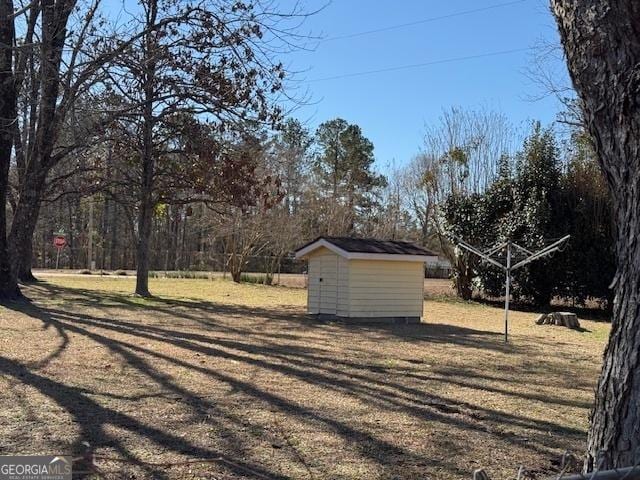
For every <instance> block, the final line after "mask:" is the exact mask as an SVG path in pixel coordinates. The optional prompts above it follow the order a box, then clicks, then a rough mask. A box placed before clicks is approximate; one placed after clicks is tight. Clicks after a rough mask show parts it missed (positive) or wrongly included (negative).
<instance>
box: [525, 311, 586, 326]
mask: <svg viewBox="0 0 640 480" xmlns="http://www.w3.org/2000/svg"><path fill="white" fill-rule="evenodd" d="M536 324H538V325H557V326H560V327H567V328H574V329H577V328H580V322H578V316H577V315H576V314H575V313H571V312H552V313H543V314H542V315H540V316H539V317H538V318H537V319H536Z"/></svg>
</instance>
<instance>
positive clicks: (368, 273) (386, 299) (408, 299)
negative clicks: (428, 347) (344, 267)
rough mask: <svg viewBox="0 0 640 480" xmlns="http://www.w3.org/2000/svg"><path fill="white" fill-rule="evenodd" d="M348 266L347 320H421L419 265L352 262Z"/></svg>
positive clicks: (421, 282)
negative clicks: (348, 311)
mask: <svg viewBox="0 0 640 480" xmlns="http://www.w3.org/2000/svg"><path fill="white" fill-rule="evenodd" d="M349 264H350V265H349V307H350V316H352V317H421V316H422V305H423V285H424V266H423V264H422V263H419V262H390V261H383V260H378V261H375V260H351V261H350V262H349Z"/></svg>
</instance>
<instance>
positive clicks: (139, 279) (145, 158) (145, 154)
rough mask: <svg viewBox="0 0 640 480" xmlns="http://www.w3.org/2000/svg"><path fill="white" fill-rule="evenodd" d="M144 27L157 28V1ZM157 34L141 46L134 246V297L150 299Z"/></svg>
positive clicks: (150, 4)
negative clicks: (141, 100)
mask: <svg viewBox="0 0 640 480" xmlns="http://www.w3.org/2000/svg"><path fill="white" fill-rule="evenodd" d="M146 16H147V18H146V25H147V26H148V27H150V26H153V25H155V24H156V19H157V16H158V4H157V1H156V0H151V1H149V2H148V10H147V12H146ZM155 35H156V33H155V32H154V31H153V30H150V31H149V32H148V33H147V34H146V36H145V42H144V43H145V45H144V56H145V61H144V65H145V68H144V85H143V88H144V97H145V104H144V107H143V112H142V115H143V119H142V121H143V132H142V136H143V138H142V179H141V180H142V181H141V185H140V188H141V190H140V212H139V214H138V243H137V245H136V260H137V262H136V275H137V276H136V291H135V293H136V295H140V296H143V297H150V296H151V293H150V292H149V244H150V241H151V221H152V220H153V210H154V206H155V205H154V202H153V183H154V175H155V157H154V151H153V127H154V121H155V117H154V113H153V99H154V95H155V76H156V63H155V60H153V57H154V55H155V54H156V52H155V49H156V39H155Z"/></svg>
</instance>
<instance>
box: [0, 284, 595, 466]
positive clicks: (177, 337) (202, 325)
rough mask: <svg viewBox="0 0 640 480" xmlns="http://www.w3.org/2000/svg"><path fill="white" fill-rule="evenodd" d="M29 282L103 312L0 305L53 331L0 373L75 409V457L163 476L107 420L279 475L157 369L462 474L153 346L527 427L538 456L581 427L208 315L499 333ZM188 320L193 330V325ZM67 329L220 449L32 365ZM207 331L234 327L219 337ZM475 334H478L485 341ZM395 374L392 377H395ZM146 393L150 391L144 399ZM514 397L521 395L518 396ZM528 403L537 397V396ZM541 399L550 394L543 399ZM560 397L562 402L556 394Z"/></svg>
mask: <svg viewBox="0 0 640 480" xmlns="http://www.w3.org/2000/svg"><path fill="white" fill-rule="evenodd" d="M34 288H38V289H40V293H41V294H43V295H45V296H46V297H48V298H51V297H53V296H56V295H58V296H64V297H67V298H69V297H71V298H72V299H73V302H74V305H76V306H77V307H94V308H97V309H98V311H100V312H103V311H104V313H105V315H104V316H102V315H96V314H91V315H89V314H85V313H77V312H76V311H75V310H76V309H75V308H74V311H70V310H65V309H62V308H54V307H50V308H41V307H38V306H36V305H35V304H33V303H15V304H12V305H11V306H10V307H9V308H13V309H14V310H16V311H19V312H21V313H23V314H25V315H28V316H30V317H32V318H34V319H37V320H39V321H40V322H42V325H43V328H54V329H55V331H56V333H57V335H58V337H59V338H60V344H59V346H58V348H57V349H55V350H54V351H53V352H51V353H50V354H49V355H47V357H45V359H44V360H43V361H42V362H37V363H35V364H33V365H31V364H30V365H25V364H22V363H19V362H17V361H15V360H11V359H8V358H3V357H0V372H2V373H3V374H4V375H8V376H10V377H12V378H14V379H15V380H17V381H19V382H22V383H25V384H27V385H30V386H32V387H34V388H36V389H37V390H38V391H39V392H41V393H42V394H43V395H45V396H47V397H49V398H51V399H52V400H54V401H55V402H56V403H57V404H58V405H60V407H62V408H64V409H65V410H66V411H67V412H69V413H70V414H71V415H73V416H74V418H75V421H76V422H77V424H78V425H79V426H80V434H79V435H78V438H77V439H76V441H75V442H74V445H73V450H74V452H75V453H77V452H78V451H80V450H82V445H81V442H82V441H87V442H89V443H90V444H91V445H93V446H95V447H110V448H113V449H114V450H115V451H116V452H118V453H119V454H120V455H122V457H123V458H124V459H127V460H129V461H131V462H133V463H136V464H138V465H139V466H141V467H142V468H146V469H147V471H148V472H149V474H152V475H156V476H163V475H166V473H165V472H163V470H161V469H159V468H156V467H153V466H151V467H150V466H148V465H146V464H145V463H144V462H143V461H142V460H141V459H139V458H137V457H135V456H134V455H133V454H132V453H131V452H130V451H129V449H128V447H127V445H126V443H125V442H123V441H122V440H121V439H120V438H117V437H115V436H114V435H112V434H109V433H108V427H117V428H120V429H123V430H126V431H129V432H132V433H135V434H136V435H139V436H142V437H144V438H145V439H147V440H148V441H151V442H152V443H153V444H154V445H156V446H157V447H158V448H162V449H165V450H168V451H171V452H174V453H176V454H179V455H184V456H188V457H189V458H197V459H219V462H220V464H221V465H222V467H223V468H224V469H226V470H228V471H229V472H232V473H235V474H236V475H240V476H243V475H244V476H247V475H249V476H251V475H253V476H254V477H256V478H260V476H262V477H263V478H288V477H287V476H286V474H284V473H281V472H277V471H274V470H273V469H269V468H267V467H264V466H259V465H256V464H255V462H248V461H245V460H240V459H242V458H244V456H243V454H242V452H243V448H242V446H243V445H244V444H245V443H246V442H247V441H249V440H251V439H249V438H247V437H248V436H251V435H252V434H251V433H246V431H245V430H243V429H239V428H237V427H238V426H240V425H242V424H243V422H245V420H244V419H242V418H240V417H238V416H237V415H233V414H231V413H229V412H228V411H225V410H223V409H220V408H219V407H218V406H217V405H216V403H215V402H213V401H211V400H208V399H206V398H203V397H202V396H199V395H197V394H194V393H193V392H192V391H191V390H190V389H189V388H187V387H185V386H184V385H181V384H179V383H178V381H177V380H176V379H174V378H173V377H172V376H171V375H169V374H168V373H167V372H166V371H163V370H162V369H161V366H166V367H171V368H180V369H181V371H184V372H185V373H186V372H193V373H196V374H200V375H204V376H206V378H208V379H210V380H211V381H213V382H216V383H220V384H224V385H227V386H229V387H231V388H232V389H233V390H234V391H238V392H241V393H242V394H243V395H245V396H247V397H248V398H251V399H253V401H254V402H259V403H260V404H262V405H265V408H268V409H273V410H275V411H277V412H280V413H282V414H283V415H285V416H287V417H291V418H295V420H296V421H298V422H302V423H304V424H308V425H320V426H321V428H322V429H323V430H326V431H328V432H331V434H332V435H334V436H337V437H339V438H342V439H343V440H344V441H346V442H349V443H350V444H352V445H353V446H354V447H355V448H356V449H357V451H358V452H359V455H360V456H361V457H362V458H363V459H366V460H367V461H370V462H374V463H376V464H377V465H378V466H379V468H380V470H381V471H389V472H391V471H392V469H393V468H394V467H393V466H394V465H395V464H396V461H397V460H398V459H399V458H401V459H402V460H403V461H409V462H410V463H412V464H414V465H416V466H422V468H427V467H434V466H436V467H438V468H439V469H443V470H446V471H448V472H449V474H450V475H454V476H464V475H467V474H468V472H466V471H462V470H460V469H459V468H458V467H456V466H455V465H453V464H452V463H451V462H441V461H439V460H434V459H429V458H424V457H423V456H421V455H419V454H417V453H416V452H414V451H412V450H409V449H407V448H404V447H403V446H402V444H399V443H396V442H393V443H391V442H389V441H385V440H382V439H381V438H379V437H378V436H375V435H373V434H372V433H371V432H369V431H367V430H366V429H363V428H359V427H358V426H355V425H353V424H351V423H347V422H345V421H344V420H341V419H340V418H339V416H336V415H334V414H333V413H332V412H328V411H319V410H318V409H314V408H311V407H308V406H304V405H301V404H299V403H297V402H293V401H291V400H289V399H288V398H287V397H286V396H283V395H282V394H279V393H277V392H274V391H270V390H269V389H265V388H264V387H260V386H258V385H257V384H254V383H251V382H250V381H247V380H242V379H239V378H236V377H234V376H233V375H230V374H228V373H226V372H225V371H224V369H216V368H212V367H209V366H206V365H203V364H196V363H193V362H191V361H189V360H188V359H184V358H181V357H179V356H174V355H171V354H169V353H166V352H165V351H163V348H162V346H163V345H166V346H167V347H171V348H172V349H175V348H179V349H181V350H182V351H185V352H190V353H195V354H198V355H200V356H203V357H204V358H207V359H211V360H216V359H223V360H227V361H232V362H237V363H239V364H242V365H246V366H247V367H250V368H254V369H259V371H264V372H270V373H271V374H277V375H284V376H286V377H287V378H290V379H293V380H295V381H296V382H300V383H301V384H307V385H313V386H315V387H322V389H323V390H324V391H326V392H327V393H331V392H333V393H335V394H340V395H347V396H349V397H353V398H356V399H358V400H359V401H361V402H363V403H364V404H366V405H368V406H369V407H370V408H374V409H379V410H381V411H400V412H402V413H403V414H405V415H409V416H411V417H412V418H414V419H415V420H416V421H421V422H433V423H434V424H440V425H442V426H444V427H445V428H454V429H460V430H463V431H469V432H475V434H481V435H487V436H489V437H491V438H493V439H495V440H497V441H500V442H505V443H507V444H509V443H512V444H515V445H519V446H522V443H521V441H520V440H519V439H518V438H517V436H515V435H514V434H513V433H512V432H510V430H509V429H510V428H516V429H526V430H528V431H531V432H533V436H534V437H535V444H534V443H533V442H532V443H531V444H530V445H527V448H528V449H531V450H532V451H535V452H537V453H540V454H542V455H551V454H552V452H553V451H554V450H557V449H564V448H566V443H565V440H566V438H567V437H569V438H573V439H574V440H575V439H577V438H579V437H582V435H583V432H582V431H579V430H575V429H571V428H566V427H563V426H560V425H557V424H554V423H552V422H546V421H541V420H536V419H532V418H527V417H524V416H521V415H518V414H508V413H505V412H501V411H496V410H492V409H489V408H485V407H480V406H478V405H475V404H471V403H469V402H463V401H458V400H452V399H449V398H445V397H443V396H441V395H436V394H433V393H426V392H425V390H423V389H420V388H419V387H421V386H424V385H425V384H424V382H431V381H433V379H432V378H427V377H423V378H420V377H416V376H414V380H415V382H414V383H407V382H403V381H402V379H403V378H405V377H404V376H400V375H402V373H401V372H394V371H393V369H390V370H388V369H384V368H383V369H379V368H378V369H375V368H372V366H371V364H370V363H363V362H358V361H354V360H351V359H349V358H336V357H335V355H332V354H330V353H328V352H327V351H325V350H324V349H323V348H320V347H319V346H315V345H314V346H310V345H305V346H304V347H303V346H300V345H297V344H295V343H294V342H292V341H291V340H293V338H292V337H293V336H295V335H293V334H287V335H285V336H283V335H281V334H280V333H277V332H273V331H260V330H258V329H255V328H253V327H254V325H249V326H243V324H242V322H238V324H237V325H236V324H230V322H228V321H226V322H223V321H218V320H217V318H218V317H219V316H220V315H233V316H238V317H249V318H253V317H261V318H264V319H265V321H268V322H270V323H277V325H278V326H279V327H280V326H281V327H282V328H285V329H290V330H291V331H298V332H300V331H301V329H306V330H310V331H312V332H315V331H316V330H324V329H327V328H328V329H330V331H329V332H328V333H329V335H330V339H329V341H331V340H333V339H334V335H341V334H342V335H345V336H349V335H350V336H353V333H354V329H357V330H358V332H362V334H363V335H367V334H369V335H375V336H381V337H385V336H386V337H393V336H397V337H400V338H406V339H408V340H412V341H416V340H419V341H423V342H432V343H447V344H451V345H453V346H454V347H455V346H471V345H472V346H473V347H474V348H495V349H499V350H501V351H504V350H502V348H503V347H502V346H501V344H500V341H501V340H499V339H498V338H494V337H496V336H498V337H499V338H500V339H501V337H500V336H499V335H498V334H495V333H493V332H483V331H477V330H473V329H469V328H460V327H449V326H443V325H417V326H376V327H366V328H362V327H360V326H339V325H327V324H325V323H322V322H316V321H314V320H310V319H308V318H307V317H306V316H305V315H303V314H300V315H292V314H291V313H290V312H279V311H274V310H269V309H261V308H254V307H251V308H248V307H244V306H234V305H219V304H215V303H211V302H202V301H191V300H172V299H157V298H156V299H153V300H152V301H149V302H146V303H145V304H144V305H140V304H139V303H137V302H135V301H134V300H132V299H131V298H129V297H127V296H126V295H118V294H110V293H105V292H94V291H90V290H79V289H66V288H62V287H56V286H52V285H49V284H46V285H39V286H37V287H34ZM105 302H106V303H105ZM120 308H127V309H136V310H140V311H146V312H149V311H151V312H156V313H161V314H163V315H167V316H171V317H175V318H178V319H179V320H180V321H181V322H183V321H189V322H191V325H190V328H189V329H181V328H180V326H179V325H178V326H176V325H172V324H171V323H169V322H164V323H159V322H158V320H154V321H153V322H151V323H149V322H137V321H127V320H123V319H118V318H114V313H117V311H118V310H117V309H120ZM116 316H117V315H116ZM194 326H195V327H196V331H192V330H193V328H194ZM70 333H71V334H73V336H74V337H75V336H81V337H84V339H86V340H87V341H90V342H92V343H93V344H95V345H96V346H99V347H102V348H105V349H107V350H108V351H109V352H111V353H112V354H113V355H116V356H117V357H118V358H120V359H121V360H122V362H124V363H125V364H126V365H127V366H129V367H130V368H133V369H135V371H136V372H137V373H138V374H140V375H142V376H143V377H144V378H146V379H148V380H149V381H151V382H153V383H154V384H157V385H158V386H159V387H160V388H161V389H162V391H163V393H162V395H164V396H166V395H172V396H174V398H179V399H181V402H183V403H184V404H186V405H188V406H189V408H190V409H191V410H192V411H193V414H194V417H193V421H202V418H203V415H204V414H206V418H207V421H208V422H210V423H211V424H212V426H213V427H214V428H215V430H216V432H218V434H219V436H221V437H223V438H226V439H227V442H226V447H225V448H224V449H223V450H224V451H223V452H221V451H219V450H215V449H211V448H205V447H203V446H202V445H197V444H196V443H194V442H192V441H191V440H189V439H188V438H184V437H183V436H178V435H176V434H174V433H173V432H172V431H171V430H170V429H168V428H162V427H160V426H150V425H148V424H147V423H145V422H142V421H140V420H138V419H136V418H135V417H134V416H132V415H130V414H123V413H122V412H120V411H119V410H118V409H116V408H111V407H108V406H104V405H102V404H100V403H99V402H97V401H96V400H94V399H93V398H92V395H95V394H96V392H92V391H90V390H87V389H85V388H81V387H77V386H73V385H67V384H65V383H62V382H59V381H57V380H54V379H51V378H49V377H47V376H46V375H44V374H41V373H39V369H41V368H42V366H44V365H46V363H48V362H52V361H55V360H56V359H58V358H59V357H60V355H61V353H62V352H63V351H64V350H65V349H66V348H68V346H69V343H70V335H69V334H70ZM216 333H225V334H230V333H231V334H236V335H234V336H232V337H231V338H223V337H220V336H219V335H216ZM320 333H324V332H322V331H321V332H320ZM148 342H155V344H156V345H157V346H156V347H150V346H148ZM483 342H486V347H485V346H484V345H483ZM397 373H399V374H400V375H396V374H397ZM454 384H455V383H454ZM459 386H461V387H468V388H469V387H470V388H475V387H476V385H473V384H471V383H468V382H459ZM480 389H482V387H481V388H480ZM497 393H501V394H505V395H509V394H515V393H514V392H510V391H508V390H507V389H501V390H500V391H499V392H497ZM105 395H106V396H109V397H110V398H113V399H118V400H123V401H131V400H132V399H136V398H138V399H140V398H143V397H144V396H141V395H139V396H123V395H117V394H113V393H111V392H105ZM149 395H151V394H148V395H147V396H149ZM524 397H525V398H526V395H525V396H524ZM163 398H164V397H163ZM530 399H532V400H539V398H538V397H531V398H530ZM548 400H549V401H551V402H553V401H554V399H548ZM559 404H562V403H561V402H559ZM212 413H213V415H211V414H212ZM549 431H553V432H556V433H557V434H558V435H559V436H562V438H560V439H558V438H549V435H548V432H549ZM230 452H231V453H230ZM291 461H293V462H297V463H299V462H300V456H296V457H295V458H294V459H292V460H291ZM145 465H146V466H145ZM407 478H411V477H407Z"/></svg>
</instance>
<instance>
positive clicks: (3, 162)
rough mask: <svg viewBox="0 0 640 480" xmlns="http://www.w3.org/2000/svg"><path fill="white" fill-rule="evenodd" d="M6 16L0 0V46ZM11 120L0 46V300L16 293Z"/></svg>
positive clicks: (6, 5)
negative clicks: (11, 246) (10, 218)
mask: <svg viewBox="0 0 640 480" xmlns="http://www.w3.org/2000/svg"><path fill="white" fill-rule="evenodd" d="M10 15H13V1H12V0H0V45H13V42H14V25H13V20H12V19H10ZM15 121H16V91H15V77H14V75H13V52H12V50H11V49H10V48H4V49H2V48H0V300H2V299H13V298H18V297H19V296H20V290H19V288H18V282H17V280H16V276H15V274H14V272H13V269H12V268H11V263H10V261H9V250H8V244H7V192H8V189H9V162H10V160H11V149H12V146H13V132H14V129H13V124H14V122H15Z"/></svg>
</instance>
